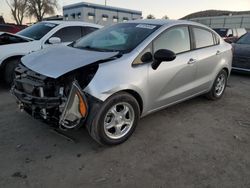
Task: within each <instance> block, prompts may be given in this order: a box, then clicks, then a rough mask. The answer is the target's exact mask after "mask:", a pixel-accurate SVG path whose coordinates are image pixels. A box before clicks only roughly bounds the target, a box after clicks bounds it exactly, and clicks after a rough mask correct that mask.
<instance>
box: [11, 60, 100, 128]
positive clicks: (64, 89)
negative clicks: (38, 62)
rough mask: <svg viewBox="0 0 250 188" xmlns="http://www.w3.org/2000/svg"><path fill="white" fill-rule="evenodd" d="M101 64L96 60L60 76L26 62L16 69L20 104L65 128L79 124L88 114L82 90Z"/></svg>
mask: <svg viewBox="0 0 250 188" xmlns="http://www.w3.org/2000/svg"><path fill="white" fill-rule="evenodd" d="M98 67H99V65H98V64H93V65H89V66H86V67H83V68H80V69H77V70H74V71H71V72H69V73H67V74H65V75H63V76H61V77H59V78H57V79H53V78H49V77H46V76H43V75H41V74H38V73H36V72H34V71H31V70H30V69H28V68H26V67H25V66H24V65H22V64H21V65H19V67H18V68H17V69H16V79H15V84H14V86H13V88H12V90H11V91H12V93H13V94H14V95H15V96H16V98H17V101H18V103H19V108H20V109H22V110H25V111H26V112H28V113H29V114H30V115H32V116H33V117H35V118H37V119H42V120H44V121H46V122H48V123H50V124H53V125H54V126H58V127H60V128H62V129H73V128H78V127H80V126H81V125H82V124H83V123H84V121H85V120H86V118H87V115H88V100H91V99H90V98H91V96H89V95H88V94H86V93H84V92H83V89H84V88H85V87H86V86H87V85H88V84H89V83H90V81H91V80H92V78H93V77H94V75H95V73H96V72H97V70H98Z"/></svg>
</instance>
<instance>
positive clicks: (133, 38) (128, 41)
mask: <svg viewBox="0 0 250 188" xmlns="http://www.w3.org/2000/svg"><path fill="white" fill-rule="evenodd" d="M159 27H160V26H159V25H151V24H138V23H121V24H116V25H113V26H111V27H106V28H103V29H100V30H98V31H96V32H93V33H91V34H89V35H88V36H86V37H84V38H82V39H81V40H79V41H77V42H76V43H75V44H74V45H73V47H75V48H80V49H87V50H95V51H119V52H122V53H128V52H130V51H132V50H133V49H134V48H136V47H137V46H138V45H139V44H140V43H141V42H142V41H144V40H145V39H146V38H147V37H148V36H149V35H151V34H152V33H153V32H154V31H156V30H157V29H158V28H159Z"/></svg>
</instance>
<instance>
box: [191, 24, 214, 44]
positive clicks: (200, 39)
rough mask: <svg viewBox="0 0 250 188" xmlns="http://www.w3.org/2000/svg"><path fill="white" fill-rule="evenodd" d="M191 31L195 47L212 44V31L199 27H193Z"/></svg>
mask: <svg viewBox="0 0 250 188" xmlns="http://www.w3.org/2000/svg"><path fill="white" fill-rule="evenodd" d="M193 32H194V39H195V47H196V49H198V48H204V47H208V46H212V45H214V37H213V33H212V32H210V31H208V30H205V29H201V28H193Z"/></svg>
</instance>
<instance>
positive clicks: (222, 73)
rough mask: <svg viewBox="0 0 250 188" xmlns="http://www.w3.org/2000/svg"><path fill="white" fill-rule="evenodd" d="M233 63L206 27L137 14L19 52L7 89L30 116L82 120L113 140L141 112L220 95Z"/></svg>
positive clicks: (124, 134) (62, 123)
mask: <svg viewBox="0 0 250 188" xmlns="http://www.w3.org/2000/svg"><path fill="white" fill-rule="evenodd" d="M231 63H232V47H231V45H230V44H228V43H225V42H224V41H223V40H222V39H221V38H220V36H219V35H218V34H217V33H215V32H214V31H213V30H211V29H210V28H208V27H206V26H203V25H201V24H198V23H194V22H189V21H174V20H137V21H131V22H126V23H120V24H116V25H113V26H111V27H106V28H103V29H101V30H98V31H96V32H94V33H91V34H89V35H88V36H86V37H84V38H82V39H80V40H78V41H76V42H74V43H72V44H71V45H69V46H66V47H63V46H58V47H54V48H49V49H44V50H42V51H39V52H35V53H32V54H30V55H28V56H25V57H24V58H22V63H21V64H20V66H19V68H17V69H16V80H15V85H14V87H13V89H12V93H13V94H14V95H15V96H16V98H17V100H18V103H19V106H20V108H22V109H24V110H25V111H26V112H28V113H30V114H31V115H32V116H34V117H37V118H42V119H43V120H45V121H46V122H48V123H50V124H53V125H54V126H56V127H59V128H61V129H63V130H69V129H76V128H79V127H81V126H82V125H85V126H86V127H87V129H88V131H89V133H90V135H91V136H92V137H93V138H94V139H95V140H96V141H97V142H98V143H101V144H107V145H115V144H120V143H123V142H124V141H126V140H127V139H128V138H129V137H130V136H131V135H132V133H133V132H134V130H135V128H136V125H137V124H138V121H139V119H140V117H143V116H146V115H148V114H151V113H153V112H155V111H158V110H161V109H163V108H166V107H168V106H170V105H173V104H176V103H179V102H182V101H185V100H187V99H190V98H193V97H195V96H198V95H203V94H204V95H206V96H207V97H208V98H209V99H212V100H217V99H220V98H221V97H222V96H223V93H224V91H225V89H226V84H227V80H228V77H229V75H230V72H231ZM152 128H153V127H152Z"/></svg>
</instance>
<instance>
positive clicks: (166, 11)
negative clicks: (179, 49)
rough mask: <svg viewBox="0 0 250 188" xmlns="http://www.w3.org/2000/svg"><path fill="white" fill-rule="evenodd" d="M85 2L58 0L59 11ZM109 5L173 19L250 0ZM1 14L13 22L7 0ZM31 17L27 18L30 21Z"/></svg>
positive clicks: (247, 6) (237, 7)
mask: <svg viewBox="0 0 250 188" xmlns="http://www.w3.org/2000/svg"><path fill="white" fill-rule="evenodd" d="M78 2H83V0H58V3H59V6H60V7H59V8H58V11H57V13H58V14H62V7H63V6H64V5H69V4H72V3H78ZM84 2H90V3H97V4H104V2H105V0H85V1H84ZM107 5H110V6H116V7H122V8H129V9H134V10H140V11H142V13H143V16H144V17H146V16H147V15H148V14H153V15H154V16H155V17H156V18H162V17H163V16H164V15H167V16H168V17H169V18H171V19H179V18H181V17H184V16H186V15H187V14H190V13H193V12H197V11H203V10H209V9H216V10H231V11H241V10H250V0H238V1H236V0H107ZM0 15H3V16H4V18H5V20H6V21H7V22H13V19H12V17H11V15H10V10H9V7H8V5H7V4H6V0H0ZM29 20H30V19H28V18H27V19H25V22H29Z"/></svg>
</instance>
